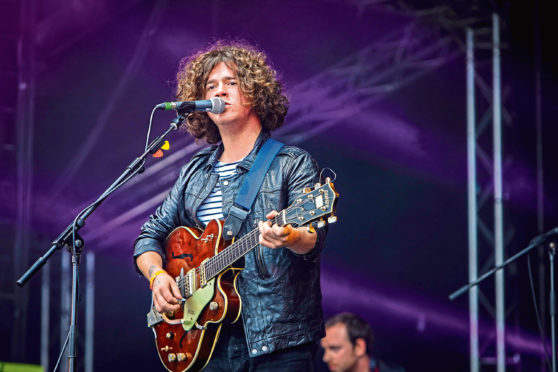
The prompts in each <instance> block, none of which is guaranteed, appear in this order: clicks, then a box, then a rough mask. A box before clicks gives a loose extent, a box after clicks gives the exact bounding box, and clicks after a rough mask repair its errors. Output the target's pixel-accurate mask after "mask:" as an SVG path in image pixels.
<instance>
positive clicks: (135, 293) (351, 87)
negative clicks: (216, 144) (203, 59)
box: [0, 0, 558, 372]
mask: <svg viewBox="0 0 558 372" xmlns="http://www.w3.org/2000/svg"><path fill="white" fill-rule="evenodd" d="M0 4H1V7H2V11H1V12H0V13H1V15H0V43H1V45H0V56H1V65H0V76H1V83H0V94H1V96H0V106H1V107H0V115H1V127H0V146H1V147H0V151H1V155H0V172H1V173H0V244H1V245H0V256H1V257H0V280H1V281H0V332H1V334H2V337H1V338H0V340H1V341H0V343H1V346H2V347H1V348H0V360H1V361H9V362H24V363H32V364H42V365H43V366H44V367H45V370H52V369H53V368H54V365H55V364H56V359H57V357H58V354H59V352H60V350H61V346H62V344H63V343H64V340H65V338H66V333H67V328H68V323H69V311H70V305H69V304H70V283H71V270H70V258H69V254H68V253H67V252H66V251H65V250H59V251H57V252H56V253H55V254H54V255H53V256H52V258H51V259H50V261H49V262H48V264H47V265H45V266H44V267H43V269H42V270H41V272H40V273H39V274H37V275H36V276H35V277H33V278H32V279H31V280H30V281H29V282H28V283H27V285H25V286H24V287H23V288H19V287H16V285H15V281H16V280H17V279H18V278H19V277H20V276H21V275H22V274H23V273H24V272H25V270H26V269H27V268H28V267H29V266H30V265H31V264H32V263H33V262H34V261H35V260H36V259H37V258H38V257H40V256H41V255H43V254H44V253H45V252H46V251H47V250H48V248H49V247H50V242H52V241H53V240H54V239H55V238H56V237H57V236H58V235H59V234H60V232H61V231H62V230H63V229H64V228H65V227H66V226H67V225H68V224H69V223H70V222H71V221H72V220H73V218H74V217H75V215H76V214H77V213H78V212H79V211H80V210H81V209H83V208H84V207H86V206H87V205H89V204H90V203H91V202H92V201H94V200H95V199H96V197H97V196H98V195H99V194H100V193H101V192H102V191H104V190H105V189H106V188H107V187H108V186H109V185H110V184H111V183H112V181H113V180H114V179H115V178H116V177H117V176H118V175H120V173H121V172H122V171H123V170H124V169H125V167H126V166H127V165H128V164H129V163H130V162H131V161H132V160H133V159H134V158H135V157H137V156H138V155H139V154H140V153H141V152H143V148H144V144H145V138H146V132H147V126H148V121H149V115H150V112H151V110H152V108H153V107H154V106H155V105H156V104H158V103H161V102H163V101H172V100H173V91H174V88H175V76H176V72H177V68H178V64H179V61H180V59H181V58H182V57H184V56H187V55H190V54H192V53H193V52H195V51H197V50H199V49H201V48H204V47H206V46H207V45H208V43H210V42H212V41H215V40H218V39H221V38H226V39H243V40H246V41H248V42H249V43H252V44H254V45H256V46H257V47H258V48H261V49H263V50H264V51H265V52H266V53H267V55H268V56H269V58H270V60H271V62H272V64H273V66H274V67H275V68H276V69H277V70H278V72H279V74H280V77H281V79H282V81H283V82H284V84H285V86H286V89H287V92H288V95H289V97H290V102H291V107H290V111H289V115H288V117H287V122H286V124H285V126H284V127H282V128H281V129H279V130H278V131H277V132H276V133H275V137H277V138H278V139H279V140H281V141H283V142H286V143H290V144H296V145H298V146H300V147H302V148H304V149H306V150H308V151H309V152H310V153H311V154H313V156H314V157H315V158H316V160H317V161H318V163H319V164H320V166H321V167H328V168H331V169H333V170H334V171H335V173H336V175H337V178H336V180H335V186H336V188H337V190H338V192H339V193H340V199H339V203H338V210H337V216H338V219H339V220H338V223H337V224H335V225H331V226H330V229H329V236H328V241H327V245H326V248H325V250H324V251H323V254H322V261H321V262H322V263H321V265H322V292H323V308H324V311H325V313H326V316H327V317H329V316H331V315H333V314H335V313H337V312H340V311H352V312H355V313H357V314H359V315H360V316H362V317H363V318H365V319H366V320H368V321H369V322H370V324H371V326H372V328H373V329H374V332H375V334H376V340H377V341H376V345H375V350H376V354H377V356H378V357H379V358H380V359H384V360H387V361H391V362H396V363H398V364H400V365H403V366H404V367H405V368H406V369H407V371H411V372H412V371H468V370H469V364H470V350H469V335H470V329H469V301H468V296H467V295H463V296H461V297H459V298H458V299H456V300H455V301H449V300H448V295H449V294H450V293H451V292H453V291H454V290H455V289H457V288H459V287H460V286H461V285H463V284H465V283H466V282H467V281H468V269H469V265H468V259H469V254H468V243H469V240H468V226H469V225H468V216H469V215H468V197H467V185H468V176H467V164H468V163H467V107H468V106H467V92H468V90H467V84H466V82H467V80H466V76H467V75H466V71H467V68H466V67H467V65H466V62H467V58H466V50H467V38H466V33H467V29H469V30H470V32H471V35H472V36H473V37H472V41H473V44H472V45H473V49H472V50H474V61H475V65H474V69H475V71H476V75H475V80H474V92H475V96H474V98H473V99H472V101H470V102H474V103H475V113H474V115H472V116H470V117H471V118H473V117H474V118H475V122H476V128H477V129H476V130H477V132H476V137H477V141H476V144H477V146H476V147H477V149H476V151H477V152H476V154H477V156H476V165H477V167H476V172H477V173H476V174H477V176H476V177H477V178H476V183H475V186H474V190H475V191H476V198H475V199H476V200H477V208H476V209H473V211H474V213H473V214H474V215H475V216H476V217H477V228H476V231H477V236H478V260H477V262H478V263H477V266H478V271H479V273H482V272H484V271H486V270H488V269H489V268H490V267H492V266H493V265H494V253H493V252H494V248H493V247H494V240H495V238H494V237H495V233H494V231H495V230H497V229H495V223H494V207H493V205H494V203H493V199H494V196H493V195H494V193H493V190H494V187H493V181H492V179H493V173H494V172H493V163H492V159H493V150H494V147H493V129H492V128H493V108H494V107H498V108H499V110H501V118H502V120H501V123H502V126H501V132H502V135H501V139H502V153H501V154H502V169H503V172H502V173H503V188H502V200H503V222H502V226H503V234H502V236H503V247H504V252H505V257H509V256H511V255H513V254H514V253H516V252H518V251H519V250H521V249H522V248H524V247H526V246H527V245H528V244H529V241H530V240H531V239H532V238H533V237H534V236H536V235H538V234H540V233H541V232H544V231H547V230H548V229H550V228H553V227H556V226H558V205H557V204H558V200H557V197H558V194H557V193H556V191H555V190H556V187H557V186H558V185H557V183H558V177H557V173H556V166H555V163H556V159H557V156H558V147H557V144H558V143H557V142H558V141H557V138H558V137H557V135H558V130H557V129H556V126H555V116H556V114H557V111H558V110H557V109H556V106H555V104H554V102H555V100H554V99H553V97H556V94H557V75H556V72H555V70H554V68H555V63H556V61H557V59H556V55H555V53H554V40H553V37H552V35H553V34H554V33H553V32H552V31H551V30H552V29H553V28H554V25H553V23H552V22H553V20H552V18H551V17H552V15H551V12H550V4H548V2H546V3H543V2H541V1H535V2H531V3H528V2H522V1H503V0H501V1H479V0H476V1H465V0H463V1H461V0H454V1H447V2H436V1H429V0H423V1H403V0H401V1H396V0H394V1H385V0H346V1H341V0H314V1H295V0H292V1H291V0H286V1H271V0H262V1H257V2H253V1H234V2H226V1H222V0H208V1H178V0H151V1H148V0H120V1H109V0H64V1H62V0H36V1H33V0H2V1H1V3H0ZM494 19H496V20H497V21H496V22H497V27H496V28H497V29H498V30H499V35H500V40H501V42H500V43H499V48H498V52H499V55H500V58H501V60H500V68H501V73H500V74H499V77H500V83H499V84H496V85H498V86H499V87H500V88H501V90H500V92H501V95H500V96H501V104H498V103H497V102H496V103H494V102H495V101H494V99H493V97H494V96H493V94H494V93H493V88H494V87H495V84H494V83H493V77H494V74H493V60H494V59H493V47H494V45H495V44H494V43H493V40H492V37H493V29H494V27H495V24H494V22H495V21H494ZM469 92H471V90H469ZM469 107H472V106H469ZM172 119H173V113H172V112H158V113H157V114H156V115H155V118H154V126H153V130H152V134H153V135H158V134H160V133H162V132H163V131H164V130H165V129H167V128H168V125H169V122H170V120H172ZM169 141H170V150H169V151H166V155H165V156H164V157H163V158H162V159H154V158H150V159H149V160H148V162H147V164H146V171H145V172H144V173H143V174H141V175H139V176H137V177H135V178H134V179H133V180H132V181H131V182H129V183H128V184H126V185H125V186H124V187H122V188H121V189H120V190H118V191H117V192H116V193H115V194H113V195H112V196H111V197H110V198H109V199H108V200H107V201H106V202H105V203H104V204H103V205H102V206H101V207H100V208H98V210H97V211H96V212H95V213H94V214H93V215H92V216H91V217H90V218H89V219H88V220H87V224H86V226H85V227H84V228H83V229H82V230H81V231H80V234H81V235H82V236H83V238H84V239H85V250H84V253H83V257H82V264H81V266H80V268H81V277H80V304H79V306H80V308H79V309H80V312H79V319H78V321H79V322H78V330H79V338H78V341H79V349H78V363H77V369H78V370H80V371H88V372H90V371H113V370H136V371H146V370H150V371H157V370H163V367H162V365H161V363H160V361H159V359H158V357H157V354H156V350H155V346H154V342H153V335H152V332H151V330H150V329H149V328H147V326H146V319H145V315H146V313H147V311H148V310H149V306H150V292H149V288H148V283H147V281H146V280H145V279H143V278H141V277H139V276H138V274H137V273H136V272H135V271H134V267H133V264H132V249H133V242H134V239H135V237H136V236H137V235H138V232H139V228H140V226H141V225H142V223H143V222H144V221H145V219H146V218H147V216H148V215H149V214H150V213H152V212H153V211H154V209H155V208H156V207H157V205H158V204H159V203H160V202H161V201H162V200H163V198H164V197H165V195H166V193H167V192H168V190H169V188H170V187H171V185H172V183H173V181H174V180H175V178H176V177H177V174H178V170H179V169H180V167H181V165H182V164H184V163H185V162H187V161H188V160H189V158H190V157H191V156H192V154H193V153H195V152H196V151H198V150H199V149H200V148H201V147H202V145H201V144H196V143H194V142H193V141H192V139H191V138H190V137H189V136H188V135H187V134H186V133H179V132H176V133H173V134H171V136H170V137H169ZM529 269H531V272H532V275H531V278H532V279H531V278H530V276H529ZM548 275H549V264H548V260H547V257H546V253H545V250H544V248H538V249H536V250H535V251H533V253H532V254H531V255H530V266H529V265H528V259H527V257H522V258H520V259H519V260H518V261H517V262H516V263H514V264H512V265H511V266H509V267H508V268H507V269H506V270H505V274H504V278H505V286H504V288H505V289H504V292H505V303H504V309H505V329H506V336H505V346H506V351H505V352H506V362H507V369H508V370H510V371H546V370H548V367H547V365H548V364H547V363H546V361H545V352H544V349H545V347H544V345H546V346H547V347H546V350H547V354H548V352H549V348H548V345H549V337H550V334H549V331H548V330H549V329H550V320H549V318H548V292H549V288H550V286H549V279H548ZM531 283H532V287H533V288H534V290H533V291H532V290H531ZM494 288H495V281H494V278H489V279H487V280H486V281H485V282H484V283H482V285H481V286H480V291H479V295H478V301H479V311H478V316H479V337H478V339H479V358H478V360H479V361H480V370H481V371H493V370H495V363H496V362H495V358H496V344H497V341H496V328H495V313H496V311H495V300H494V298H495V290H494ZM533 296H535V300H533V298H532V297H533ZM535 304H536V306H537V308H538V314H539V317H540V322H541V328H542V332H541V331H540V330H539V327H537V317H536V314H537V311H536V310H535ZM62 363H63V364H64V363H65V358H63V360H62Z"/></svg>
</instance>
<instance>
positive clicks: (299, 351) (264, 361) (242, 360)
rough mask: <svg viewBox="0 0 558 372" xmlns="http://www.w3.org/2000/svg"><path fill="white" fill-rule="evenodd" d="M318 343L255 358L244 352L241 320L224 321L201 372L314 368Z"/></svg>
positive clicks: (302, 370)
mask: <svg viewBox="0 0 558 372" xmlns="http://www.w3.org/2000/svg"><path fill="white" fill-rule="evenodd" d="M317 348H318V344H317V343H315V342H311V343H308V344H304V345H300V346H295V347H291V348H288V349H283V350H278V351H275V352H273V353H270V354H264V355H261V356H258V357H255V358H250V356H249V355H248V346H247V345H246V339H245V337H244V327H243V326H242V321H241V320H239V321H238V322H237V323H236V324H232V325H230V324H225V325H223V327H222V329H221V335H220V336H219V341H217V346H216V347H215V350H214V351H213V356H212V357H211V360H210V361H209V363H208V365H207V367H205V369H204V370H203V371H204V372H256V371H257V372H264V371H265V372H274V371H276V372H285V371H297V372H298V371H301V372H306V371H308V372H314V371H315V366H314V355H315V354H316V352H317Z"/></svg>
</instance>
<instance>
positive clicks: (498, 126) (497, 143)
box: [492, 14, 506, 372]
mask: <svg viewBox="0 0 558 372" xmlns="http://www.w3.org/2000/svg"><path fill="white" fill-rule="evenodd" d="M500 84H501V76H500V22H499V19H498V15H497V14H493V15H492V110H493V151H494V157H493V161H494V261H495V262H494V263H495V265H501V264H502V262H504V215H503V207H502V107H501V105H502V101H501V85H500ZM495 276H496V285H495V286H496V288H495V292H496V350H497V356H496V357H497V372H505V370H506V348H505V336H506V332H505V315H506V314H505V304H504V270H500V271H498V272H497V273H496V275H495Z"/></svg>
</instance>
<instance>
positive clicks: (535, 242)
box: [449, 227, 558, 372]
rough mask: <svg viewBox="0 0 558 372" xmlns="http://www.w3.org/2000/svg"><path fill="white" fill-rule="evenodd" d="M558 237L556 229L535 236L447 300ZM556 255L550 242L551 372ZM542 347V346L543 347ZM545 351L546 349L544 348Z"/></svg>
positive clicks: (553, 369) (554, 330) (553, 347)
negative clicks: (519, 249) (522, 247)
mask: <svg viewBox="0 0 558 372" xmlns="http://www.w3.org/2000/svg"><path fill="white" fill-rule="evenodd" d="M557 235H558V227H556V228H554V229H552V230H550V231H548V232H546V233H544V234H541V235H538V236H536V237H535V238H533V239H532V240H531V242H529V245H528V246H527V247H526V248H524V249H523V250H521V251H519V252H518V253H516V254H514V255H513V256H511V257H510V258H508V259H507V260H505V261H504V262H502V263H501V264H500V265H498V266H495V267H494V268H492V269H491V270H490V271H487V272H486V273H484V274H482V275H481V276H480V277H478V278H477V279H475V280H473V281H472V282H470V283H469V284H466V285H464V286H463V287H461V288H459V289H458V290H457V291H455V292H453V293H452V294H450V295H449V299H450V300H451V301H453V300H455V299H456V298H457V297H459V296H461V295H462V294H463V293H465V292H466V291H468V290H469V289H471V287H473V286H476V285H478V284H479V283H480V282H482V281H483V280H485V279H486V278H488V277H489V276H491V275H492V274H494V273H495V272H496V271H498V270H501V269H503V268H504V267H506V266H507V265H509V264H510V263H512V262H513V261H515V260H516V259H518V258H519V257H521V256H523V255H524V254H526V253H528V252H530V251H531V250H533V249H534V248H536V247H538V246H540V245H541V244H545V243H547V242H548V240H549V239H552V238H556V236H557ZM555 253H556V243H554V242H551V243H550V244H549V253H548V258H549V261H550V295H549V304H548V305H549V308H550V312H549V315H550V323H551V334H550V337H551V339H552V372H556V326H555V324H556V306H555V298H556V295H555V292H554V255H555ZM543 346H544V345H543ZM545 350H546V347H545Z"/></svg>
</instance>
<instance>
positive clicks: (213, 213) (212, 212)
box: [196, 160, 240, 226]
mask: <svg viewBox="0 0 558 372" xmlns="http://www.w3.org/2000/svg"><path fill="white" fill-rule="evenodd" d="M238 163H240V160H239V161H236V162H234V163H227V164H225V163H221V162H220V161H218V162H217V163H216V164H215V168H214V170H215V172H216V173H218V174H219V180H218V181H217V183H216V184H215V187H214V188H213V190H212V191H211V193H210V194H209V195H208V196H207V198H206V199H205V200H204V201H203V203H201V205H200V207H199V208H198V211H197V212H196V215H197V217H198V219H199V220H200V221H201V222H203V224H204V225H206V226H207V224H208V223H209V221H211V220H214V219H218V220H222V219H223V194H222V192H221V181H222V180H224V179H226V178H231V177H233V176H234V175H235V174H236V165H237V164H238Z"/></svg>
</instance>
